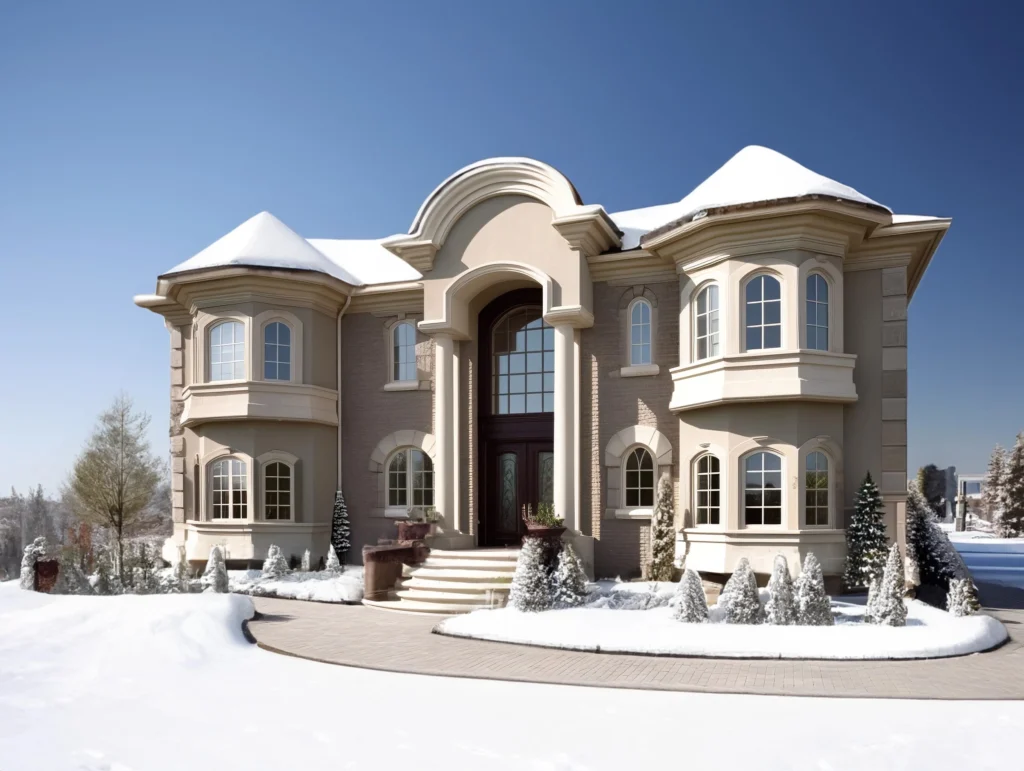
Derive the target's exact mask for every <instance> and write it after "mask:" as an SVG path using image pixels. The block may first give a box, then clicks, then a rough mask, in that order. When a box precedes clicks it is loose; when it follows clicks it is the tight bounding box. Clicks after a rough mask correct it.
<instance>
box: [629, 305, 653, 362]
mask: <svg viewBox="0 0 1024 771" xmlns="http://www.w3.org/2000/svg"><path fill="white" fill-rule="evenodd" d="M650 363H651V304H650V303H649V302H647V300H637V301H636V302H634V303H633V307H632V308H631V309H630V311H629V364H630V366H631V367H639V366H642V365H645V364H650Z"/></svg>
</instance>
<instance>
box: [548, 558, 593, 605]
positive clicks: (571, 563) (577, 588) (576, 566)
mask: <svg viewBox="0 0 1024 771" xmlns="http://www.w3.org/2000/svg"><path fill="white" fill-rule="evenodd" d="M554 582H555V587H554V589H555V605H556V606H557V607H559V608H578V607H579V606H581V605H583V604H584V603H586V601H587V574H586V573H584V572H583V563H582V562H580V558H579V556H578V555H577V554H576V550H575V549H573V548H572V544H569V543H567V544H565V545H564V546H563V547H562V550H561V551H560V552H559V553H558V566H557V567H556V568H555V575H554Z"/></svg>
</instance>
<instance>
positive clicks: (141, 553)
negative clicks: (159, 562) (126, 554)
mask: <svg viewBox="0 0 1024 771" xmlns="http://www.w3.org/2000/svg"><path fill="white" fill-rule="evenodd" d="M130 551H131V555H132V557H131V568H130V574H131V585H132V591H133V592H134V593H135V594H156V593H157V592H159V591H160V583H159V581H158V580H157V577H156V560H155V559H154V557H153V552H152V551H151V550H150V548H149V546H148V545H147V544H146V543H145V542H144V541H140V542H139V543H137V544H135V545H134V546H133V547H132V548H131V550H130Z"/></svg>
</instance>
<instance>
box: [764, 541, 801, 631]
mask: <svg viewBox="0 0 1024 771" xmlns="http://www.w3.org/2000/svg"><path fill="white" fill-rule="evenodd" d="M768 594H769V595H770V596H769V599H768V604H767V605H765V608H764V613H765V620H766V621H767V623H769V624H774V625H776V626H789V625H790V624H795V623H796V601H795V598H794V597H793V579H792V577H791V576H790V575H789V563H788V562H786V558H785V557H784V556H783V555H781V554H777V555H775V563H774V564H773V565H772V577H771V579H770V580H769V581H768Z"/></svg>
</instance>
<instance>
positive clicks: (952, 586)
mask: <svg viewBox="0 0 1024 771" xmlns="http://www.w3.org/2000/svg"><path fill="white" fill-rule="evenodd" d="M946 610H948V611H949V612H950V613H952V614H953V615H954V616H973V615H974V614H975V613H977V612H978V611H979V610H981V603H980V602H978V594H977V589H976V588H975V586H974V582H973V581H972V580H971V579H969V578H954V579H953V580H952V581H950V582H949V593H948V594H947V595H946Z"/></svg>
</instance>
